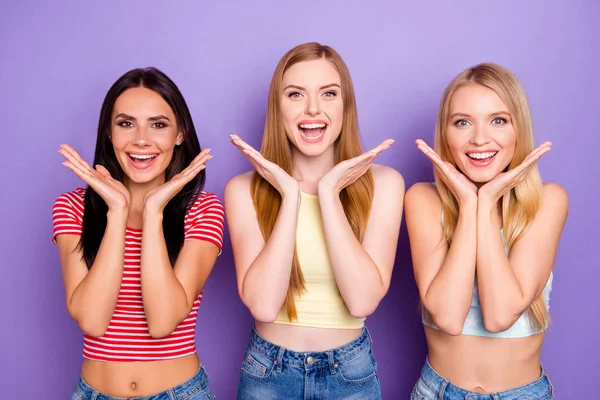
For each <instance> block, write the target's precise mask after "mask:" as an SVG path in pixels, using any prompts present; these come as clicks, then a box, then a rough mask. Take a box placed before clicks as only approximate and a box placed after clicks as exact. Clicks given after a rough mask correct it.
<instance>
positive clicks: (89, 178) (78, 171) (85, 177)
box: [62, 161, 98, 186]
mask: <svg viewBox="0 0 600 400" xmlns="http://www.w3.org/2000/svg"><path fill="white" fill-rule="evenodd" d="M62 164H63V165H64V166H65V167H67V168H69V169H70V170H71V171H73V172H74V173H75V175H77V176H78V177H79V178H80V179H81V180H82V181H84V182H85V183H87V184H88V185H90V186H92V185H96V183H97V182H98V178H96V177H95V176H94V175H92V174H90V173H89V172H88V171H86V170H84V169H83V168H82V167H81V166H79V165H77V164H73V163H72V162H71V161H64V162H63V163H62Z"/></svg>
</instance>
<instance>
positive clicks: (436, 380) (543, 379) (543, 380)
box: [420, 359, 554, 399]
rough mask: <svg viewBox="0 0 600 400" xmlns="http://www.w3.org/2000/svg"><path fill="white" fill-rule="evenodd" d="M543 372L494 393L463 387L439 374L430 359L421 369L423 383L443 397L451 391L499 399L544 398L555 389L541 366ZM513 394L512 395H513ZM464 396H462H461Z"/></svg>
mask: <svg viewBox="0 0 600 400" xmlns="http://www.w3.org/2000/svg"><path fill="white" fill-rule="evenodd" d="M540 370H541V374H540V377H539V378H537V379H536V380H534V381H533V382H530V383H527V384H525V385H523V386H519V387H516V388H512V389H507V390H502V391H499V392H493V393H477V392H471V391H469V390H467V389H463V388H461V387H458V386H456V385H454V384H452V383H451V382H450V381H448V380H447V379H445V378H444V377H442V376H441V375H440V374H438V373H437V372H436V371H435V370H434V369H433V367H432V366H431V364H429V360H428V359H427V360H426V361H425V365H424V366H423V369H422V371H421V378H420V379H421V380H422V381H423V383H424V384H425V385H426V386H427V387H428V388H429V389H431V390H432V391H434V392H435V393H436V394H437V395H438V396H439V398H440V399H441V398H445V397H443V395H444V394H449V393H450V392H451V393H453V394H460V396H464V398H465V399H498V398H502V399H504V398H515V399H519V398H521V396H526V395H529V396H532V395H533V396H539V397H535V398H542V397H543V396H544V395H547V394H549V393H553V392H554V389H553V387H552V384H551V383H550V379H549V378H548V375H547V374H546V371H545V370H544V368H543V367H542V366H540ZM511 396H512V397H511ZM461 398H462V397H461Z"/></svg>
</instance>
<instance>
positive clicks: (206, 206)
mask: <svg viewBox="0 0 600 400" xmlns="http://www.w3.org/2000/svg"><path fill="white" fill-rule="evenodd" d="M224 222H225V210H224V209H223V205H222V204H221V201H220V200H219V198H218V197H217V196H216V195H214V194H212V193H206V192H202V194H200V196H199V197H198V200H196V203H194V205H193V206H192V208H191V209H190V211H189V212H188V213H187V215H186V216H185V240H190V239H196V240H206V241H207V242H210V243H213V244H214V245H215V246H217V247H218V248H219V254H221V250H222V249H223V225H224Z"/></svg>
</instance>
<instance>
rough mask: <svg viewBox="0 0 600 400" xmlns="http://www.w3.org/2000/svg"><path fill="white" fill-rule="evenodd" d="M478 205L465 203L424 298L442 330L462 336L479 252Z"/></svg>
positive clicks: (424, 303) (423, 300) (426, 306)
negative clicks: (448, 245)
mask: <svg viewBox="0 0 600 400" xmlns="http://www.w3.org/2000/svg"><path fill="white" fill-rule="evenodd" d="M476 242H477V204H476V203H475V202H473V203H467V204H463V205H462V206H461V207H460V209H459V214H458V221H457V224H456V228H455V230H454V234H453V236H452V243H451V244H450V247H449V249H448V252H447V253H446V257H445V259H444V262H443V264H442V266H441V268H440V270H439V271H438V273H437V274H436V276H435V277H434V279H433V281H432V282H431V284H430V285H429V287H428V289H427V292H426V293H425V294H424V295H422V302H423V305H424V306H425V308H426V309H427V310H428V311H429V313H430V314H431V316H432V318H433V320H434V322H435V323H436V325H438V326H439V327H440V329H442V330H444V331H447V332H449V333H452V334H460V332H462V328H463V325H464V322H465V319H466V317H467V314H468V312H469V308H470V306H471V299H472V296H473V286H474V282H475V262H476V249H477V244H476Z"/></svg>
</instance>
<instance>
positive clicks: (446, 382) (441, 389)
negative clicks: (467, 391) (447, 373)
mask: <svg viewBox="0 0 600 400" xmlns="http://www.w3.org/2000/svg"><path fill="white" fill-rule="evenodd" d="M448 383H450V381H447V380H446V379H444V381H443V382H442V387H441V388H440V392H439V394H438V399H440V400H442V399H443V398H444V393H445V392H446V386H448Z"/></svg>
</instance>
